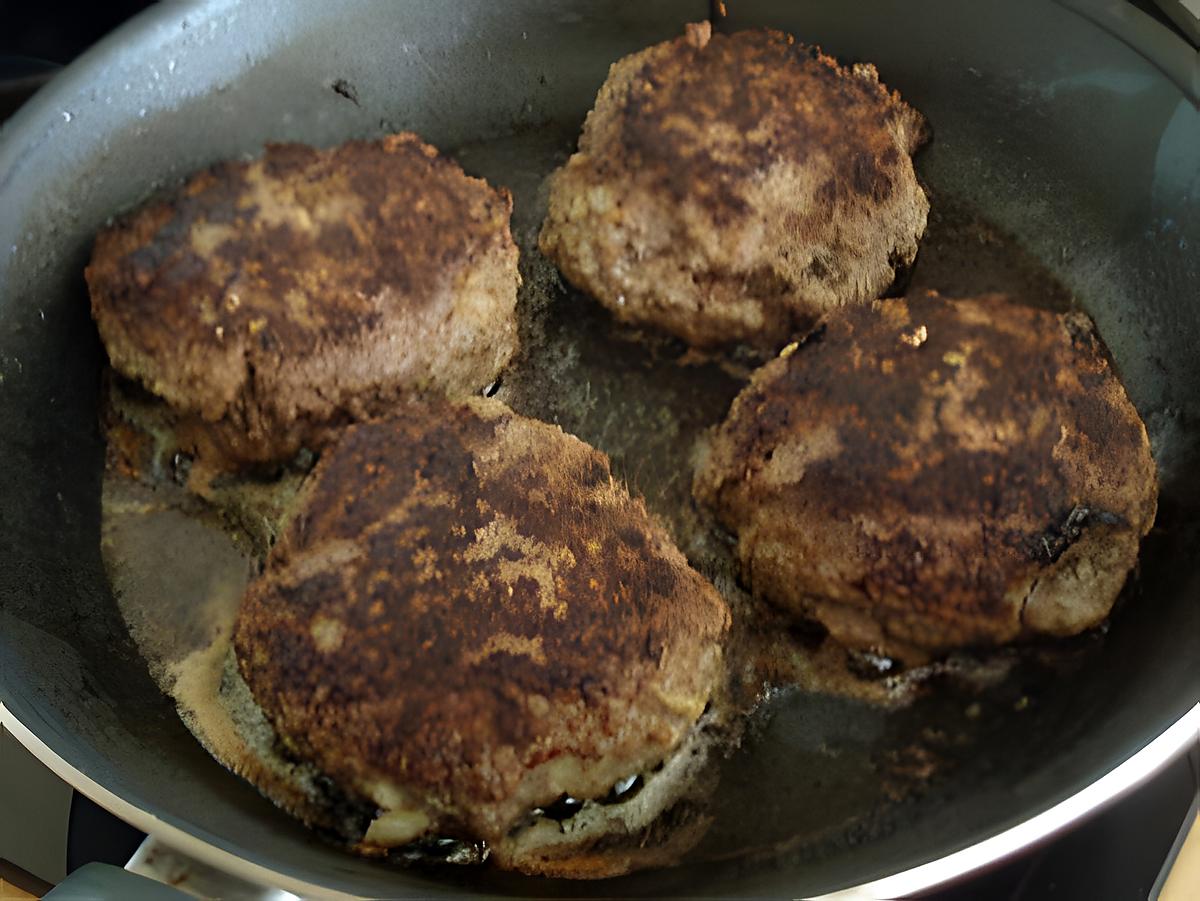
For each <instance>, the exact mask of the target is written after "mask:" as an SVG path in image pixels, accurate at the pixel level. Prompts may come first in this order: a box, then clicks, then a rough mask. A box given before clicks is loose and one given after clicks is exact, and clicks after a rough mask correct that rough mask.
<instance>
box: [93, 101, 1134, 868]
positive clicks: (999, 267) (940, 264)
mask: <svg viewBox="0 0 1200 901" xmlns="http://www.w3.org/2000/svg"><path fill="white" fill-rule="evenodd" d="M335 90H336V86H335ZM339 93H340V92H339ZM343 96H345V95H343ZM349 99H353V97H351V98H349ZM575 135H576V130H575V128H573V127H572V128H561V129H559V128H550V127H548V128H540V129H536V130H529V131H524V132H518V133H514V134H512V135H509V136H507V137H503V138H500V139H493V140H490V141H487V142H481V143H478V144H473V145H469V146H466V147H462V148H459V149H458V151H457V152H456V153H455V154H454V155H455V156H456V157H457V158H458V160H459V161H460V162H461V164H462V165H463V167H464V168H465V169H466V170H467V171H468V172H469V173H471V174H474V175H480V176H483V177H486V178H487V179H489V180H490V181H491V182H492V183H494V184H497V185H503V186H506V187H508V188H509V189H510V190H511V191H512V192H513V195H514V198H515V210H514V216H513V224H512V227H513V234H514V237H515V238H516V239H517V242H518V244H519V245H520V247H521V253H522V259H521V267H522V277H523V286H522V289H521V296H520V303H519V311H520V316H521V343H522V350H521V353H520V354H519V356H518V358H517V359H516V360H515V361H514V363H513V364H512V366H510V368H509V370H508V371H507V372H506V373H505V374H504V376H503V378H502V380H501V382H500V384H499V385H498V386H489V392H490V393H494V394H495V395H496V396H497V397H499V398H500V399H501V400H503V401H505V402H506V403H508V404H509V405H511V406H512V407H513V408H514V409H516V410H517V411H519V412H521V413H524V414H526V415H529V416H534V417H537V418H540V419H544V420H547V421H550V422H554V423H557V424H558V425H560V426H562V428H563V429H565V430H566V431H568V432H571V433H573V434H575V435H577V436H579V437H580V438H582V439H583V440H584V441H587V442H589V443H590V444H592V445H594V446H596V447H598V448H600V449H601V450H603V451H605V452H606V453H607V454H608V455H609V456H610V458H611V460H612V468H613V472H614V473H615V474H616V475H617V477H618V478H620V479H622V480H624V481H625V482H626V483H627V484H628V485H629V487H630V488H631V489H632V490H633V491H634V492H637V493H640V494H642V495H643V496H644V497H645V498H646V503H647V506H648V507H649V509H650V510H651V511H652V512H653V513H654V514H655V515H657V516H658V517H659V518H660V519H661V520H662V521H663V522H664V524H665V525H666V526H667V528H668V529H669V530H670V531H671V533H672V535H673V536H674V537H675V539H676V541H677V542H678V543H679V545H680V547H681V548H682V549H683V550H684V552H685V553H686V554H687V556H688V558H689V560H690V561H691V563H692V565H693V566H695V567H696V568H697V569H698V570H700V571H701V572H702V573H704V574H705V575H707V576H708V577H709V578H711V579H712V580H713V582H714V583H715V584H716V585H717V587H718V589H719V590H720V591H721V592H722V593H723V594H724V595H725V597H726V598H727V600H728V601H729V603H730V605H731V607H732V609H733V613H734V630H733V634H732V637H731V643H730V648H729V654H728V656H729V659H730V662H731V667H730V673H731V675H730V692H729V695H728V699H729V701H728V702H729V703H730V704H731V705H733V706H734V707H736V708H737V709H739V710H743V711H745V710H752V711H753V712H752V713H751V714H750V715H749V718H748V720H747V726H746V728H745V730H744V731H743V734H742V735H741V738H740V741H739V742H737V745H738V746H737V747H730V748H728V749H727V756H726V759H725V760H724V761H723V762H722V764H721V781H720V785H719V788H718V789H717V792H716V795H715V797H714V798H713V799H712V801H711V805H712V811H711V812H712V813H714V814H715V821H714V825H713V826H712V828H711V829H710V831H709V833H708V835H707V837H706V838H705V839H704V840H703V842H702V843H701V844H700V846H699V847H698V848H697V849H696V850H695V851H693V852H692V855H691V856H692V857H693V858H694V859H716V858H723V857H729V856H736V855H751V856H752V857H753V856H755V855H763V854H777V853H786V854H789V855H793V856H796V855H798V856H801V857H813V858H819V857H821V856H822V855H823V854H825V853H828V852H829V851H831V850H832V849H834V848H836V847H840V846H844V845H845V844H846V843H847V842H855V841H861V840H863V839H864V838H866V837H868V836H869V835H871V834H872V833H873V832H877V831H879V830H885V829H887V828H888V825H887V824H888V823H889V822H890V821H891V818H890V817H889V813H890V812H894V810H895V809H896V807H897V805H906V804H919V803H921V799H922V798H923V797H925V796H933V795H936V794H937V793H938V791H939V787H940V786H942V785H943V784H946V782H947V779H946V777H947V776H949V775H950V774H952V773H953V772H954V771H955V770H956V769H957V768H959V767H961V766H962V765H963V763H964V762H967V761H971V760H972V759H973V758H975V757H976V756H977V755H978V754H979V752H980V749H982V748H984V747H993V750H994V746H995V745H996V743H1002V742H1003V741H1005V740H1011V738H1009V739H1006V738H1005V736H1011V735H1014V734H1025V733H1026V732H1027V730H1023V729H1016V730H1014V729H1013V728H1012V727H1013V725H1014V723H1016V722H1017V721H1018V719H1019V718H1021V717H1029V716H1032V715H1034V714H1036V713H1037V712H1038V705H1039V693H1040V688H1041V687H1042V686H1045V685H1047V684H1049V683H1050V681H1051V680H1056V679H1062V678H1063V677H1064V675H1068V674H1069V673H1071V672H1073V671H1074V670H1076V669H1077V668H1078V667H1079V666H1081V665H1082V663H1083V662H1084V661H1085V660H1086V659H1088V658H1089V657H1090V656H1091V655H1092V654H1094V653H1096V652H1097V650H1098V649H1099V648H1100V647H1101V646H1102V644H1103V630H1098V631H1096V632H1093V633H1091V634H1088V635H1085V636H1081V637H1079V638H1075V639H1071V640H1068V641H1065V642H1060V643H1054V644H1044V645H1039V646H1025V647H1021V648H1016V649H1003V650H999V651H993V652H990V653H987V654H982V655H972V654H966V653H964V654H959V655H955V656H953V657H951V658H950V659H949V660H946V661H942V662H940V663H937V664H934V665H931V666H929V667H925V668H922V669H920V670H915V671H907V672H904V671H901V670H900V668H899V666H898V664H896V663H895V662H894V661H891V660H887V659H882V658H876V657H871V656H870V655H853V654H849V653H847V652H846V651H845V650H844V649H842V648H840V647H838V646H837V645H835V644H833V643H832V642H831V641H829V640H828V639H827V637H826V636H825V634H824V630H823V629H822V628H821V627H820V626H819V625H816V624H806V623H796V622H794V621H792V620H790V619H789V618H787V617H784V616H783V615H781V614H779V613H776V612H775V611H773V610H771V609H769V608H767V607H765V606H764V605H762V604H760V603H759V602H756V601H754V600H753V599H752V598H750V597H749V596H747V595H746V594H745V592H743V591H742V590H741V588H740V587H739V585H738V580H737V574H736V568H735V566H734V561H733V557H732V553H731V546H730V541H729V538H728V536H726V535H723V534H722V533H720V532H719V531H717V530H715V529H714V528H713V527H712V526H711V523H710V522H709V521H708V520H707V519H706V518H705V517H704V516H703V515H702V514H701V513H700V512H699V511H698V510H697V509H696V507H695V504H694V503H693V501H692V498H691V491H690V486H691V478H692V459H693V454H694V451H695V448H696V446H697V443H698V442H699V441H701V440H703V436H704V433H705V431H706V430H707V429H709V428H710V427H711V426H713V425H715V424H716V423H717V422H719V421H720V420H721V419H722V418H723V416H724V415H725V413H726V411H727V410H728V407H729V404H730V402H731V401H732V399H733V397H734V396H735V395H736V394H737V392H738V391H739V390H740V388H741V387H742V386H743V385H744V384H745V381H746V379H747V378H748V376H749V373H750V371H751V370H752V368H753V366H754V365H755V364H756V363H757V362H759V361H758V360H757V359H755V358H754V357H753V356H752V355H750V354H747V353H744V352H743V353H738V352H734V353H730V354H726V355H709V356H700V355H697V354H695V353H692V352H689V351H688V350H687V349H686V348H685V347H684V346H683V345H682V344H680V343H678V342H676V341H674V340H671V339H666V338H662V337H660V336H657V335H654V334H649V333H645V332H640V331H637V330H635V329H631V328H629V327H626V326H621V325H619V324H617V323H615V322H614V321H613V320H612V319H611V317H610V316H609V315H608V314H607V313H606V312H605V311H604V310H603V309H602V308H601V307H600V306H599V305H598V304H596V303H594V302H592V301H591V300H589V299H588V298H586V297H584V296H582V295H580V294H579V293H577V292H575V291H573V290H571V289H569V287H567V286H565V285H564V284H563V283H562V281H561V279H560V277H559V276H558V274H557V272H556V271H555V270H554V268H553V267H552V266H551V265H550V264H549V263H548V262H547V261H546V260H545V259H543V258H542V257H541V255H540V254H539V253H538V251H537V233H538V229H539V227H540V224H541V219H542V215H543V213H544V210H545V200H546V195H545V184H544V182H545V178H546V175H547V174H548V173H549V172H551V171H552V170H553V169H554V168H555V167H556V166H558V165H560V164H561V163H562V162H563V161H564V160H565V159H566V157H567V155H568V154H569V152H570V150H571V148H572V142H573V140H574V137H575ZM930 193H931V197H932V203H933V208H932V212H931V215H930V220H929V228H928V232H927V234H926V236H925V239H924V241H923V243H922V248H921V251H920V255H919V256H918V258H917V262H916V265H915V267H914V269H913V270H912V271H911V273H909V274H908V278H909V284H910V286H912V287H920V288H934V289H937V290H939V291H941V292H942V293H945V294H955V293H964V294H966V293H971V294H974V293H981V292H986V291H1009V292H1012V293H1014V294H1018V295H1020V296H1021V297H1022V298H1024V299H1026V300H1031V301H1033V302H1036V303H1040V304H1044V305H1046V306H1048V307H1050V308H1053V309H1069V308H1073V307H1075V306H1077V303H1076V301H1075V299H1074V298H1073V297H1072V295H1071V293H1070V292H1069V291H1068V290H1067V289H1066V288H1064V287H1063V286H1062V285H1061V284H1060V283H1059V282H1058V281H1056V280H1055V279H1054V277H1053V276H1052V275H1051V273H1050V272H1049V271H1048V270H1047V269H1046V268H1045V267H1043V266H1041V265H1040V264H1039V263H1038V262H1037V261H1036V260H1034V259H1033V258H1032V257H1031V256H1030V255H1029V254H1027V253H1026V252H1025V251H1023V250H1022V249H1021V247H1020V245H1019V243H1018V241H1017V240H1015V239H1014V238H1013V237H1012V236H1010V235H1006V234H1004V233H1003V232H1001V231H999V230H997V229H995V228H993V227H992V226H990V225H989V224H988V223H987V222H986V221H984V220H983V219H981V218H980V217H978V216H977V215H975V214H974V213H973V212H972V210H970V209H969V208H967V207H965V206H964V205H962V204H960V203H958V202H956V200H955V199H954V198H953V197H951V196H948V195H945V194H942V193H939V192H938V191H937V186H936V185H933V186H931V192H930ZM162 481H163V483H164V484H163V485H162V486H159V487H158V488H156V489H154V490H150V489H149V488H147V487H146V486H145V485H141V486H139V485H137V484H135V483H134V482H131V481H130V480H129V478H128V473H127V472H126V473H124V474H122V473H121V472H118V471H117V470H116V469H113V468H111V467H110V472H109V475H108V479H107V482H106V492H105V509H104V521H105V530H104V537H105V544H104V553H105V558H106V561H107V565H108V568H109V572H110V578H111V579H112V581H113V583H114V587H115V589H116V594H117V597H118V598H119V603H120V605H121V609H122V612H123V614H124V616H125V619H126V621H127V623H128V624H129V627H130V631H131V633H132V634H133V636H134V638H135V640H136V641H137V642H138V644H139V646H140V647H141V649H142V652H143V654H144V655H145V656H146V658H147V660H148V662H149V664H150V667H151V670H152V672H153V673H154V674H155V676H156V678H157V679H158V681H159V683H160V684H161V685H162V687H163V688H164V690H166V691H167V692H168V693H169V694H171V695H172V697H174V699H175V701H176V703H177V704H178V705H179V706H180V709H181V712H182V713H183V715H184V719H185V722H187V724H188V725H189V727H190V728H192V730H193V731H194V732H195V733H196V734H197V736H198V737H199V738H201V740H202V741H203V742H204V744H205V746H206V747H207V748H208V749H209V750H210V752H212V753H213V754H214V756H215V757H217V758H218V759H219V760H221V761H222V762H223V763H225V764H226V765H227V766H229V767H230V768H231V769H234V770H235V771H237V772H239V773H242V774H244V775H248V776H251V777H253V778H254V779H255V781H256V782H258V784H260V785H263V784H264V783H265V784H266V786H267V788H268V793H269V794H271V795H272V796H274V797H275V798H276V799H277V800H282V801H283V802H284V803H285V806H290V807H291V808H292V809H294V810H297V811H299V812H301V813H304V811H305V810H306V809H308V810H310V812H311V810H312V807H311V806H310V805H314V804H315V805H318V806H319V804H320V799H319V797H318V795H319V792H318V791H317V788H315V787H312V786H310V788H311V789H312V790H311V791H310V792H309V794H308V796H307V797H305V796H304V790H303V789H300V790H298V789H297V787H296V784H295V783H296V780H295V768H294V762H292V761H288V760H286V759H284V757H283V756H281V755H280V753H279V751H278V749H272V747H271V740H270V736H269V734H268V733H267V732H264V731H263V726H264V723H263V722H262V721H261V714H257V711H256V709H251V708H253V705H252V704H251V703H250V701H249V698H248V694H246V693H245V692H241V691H240V690H239V686H238V685H236V684H234V683H236V682H237V681H239V680H237V679H236V678H234V676H236V674H233V676H231V674H230V670H229V657H228V651H229V634H230V630H231V628H232V621H233V617H234V615H235V614H236V609H237V602H238V599H239V597H240V592H241V589H242V587H243V586H244V584H245V582H246V580H247V579H248V578H250V575H251V573H253V571H254V570H255V567H256V563H257V559H258V555H260V554H261V553H262V552H263V550H264V544H265V542H264V540H263V536H264V535H269V534H270V533H271V532H272V531H273V528H272V522H271V520H273V519H277V518H278V517H279V515H280V510H281V509H283V508H285V507H286V498H287V496H288V495H289V494H290V493H291V492H293V491H294V490H295V485H296V478H292V477H289V478H288V479H286V480H285V481H284V482H283V483H282V484H281V485H280V486H278V489H277V490H276V491H275V492H274V493H273V492H272V488H271V486H270V485H264V483H262V482H261V481H260V482H256V483H254V484H253V485H251V486H247V490H246V491H244V492H242V493H241V494H239V491H238V488H237V486H230V487H227V488H226V489H224V490H225V492H226V494H225V495H224V496H223V500H222V503H223V504H224V505H225V512H224V513H222V511H220V510H217V509H213V508H204V507H203V506H202V505H201V504H200V502H198V501H196V500H195V499H190V498H188V497H187V496H186V495H185V494H184V493H183V492H182V490H180V489H179V488H178V487H177V486H175V485H173V484H169V483H170V482H171V475H170V472H169V467H168V468H167V469H166V470H164V472H163V473H162ZM243 495H244V496H243ZM281 498H282V500H281ZM255 517H259V519H258V520H256V519H255ZM250 521H256V522H258V523H259V526H260V527H259V528H257V529H255V530H252V531H253V532H255V533H256V534H248V533H247V530H246V524H247V523H248V522H250ZM201 574H203V576H201ZM171 586H185V588H186V590H177V588H172V587H171ZM1134 590H1136V581H1135V582H1134V583H1132V584H1131V586H1130V588H1129V589H1127V593H1128V592H1129V591H1134ZM164 635H171V636H174V638H171V639H170V640H167V639H165V638H164ZM256 714H257V718H256ZM1047 715H1049V714H1047ZM267 728H268V730H269V727H267ZM289 768H291V769H289ZM289 779H291V780H292V782H291V783H289V781H288V780H289ZM304 779H308V780H310V781H311V780H312V776H311V774H306V775H304ZM301 781H303V780H301ZM314 784H315V783H314ZM427 854H432V856H434V857H437V856H438V851H437V848H436V847H434V849H433V850H432V851H428V849H426V852H422V854H421V855H417V856H419V857H420V856H427ZM400 856H401V857H405V855H400ZM410 856H411V855H410ZM468 856H469V855H468ZM469 857H470V856H469ZM477 857H478V855H475V856H474V857H471V859H476V858H477Z"/></svg>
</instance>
